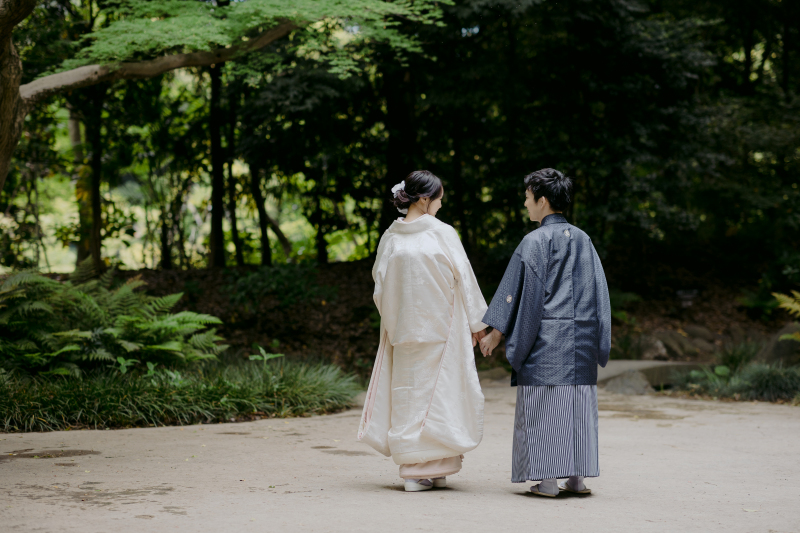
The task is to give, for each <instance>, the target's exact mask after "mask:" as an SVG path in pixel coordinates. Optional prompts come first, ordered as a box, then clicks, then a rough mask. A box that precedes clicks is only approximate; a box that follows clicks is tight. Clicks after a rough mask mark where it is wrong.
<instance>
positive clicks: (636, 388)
mask: <svg viewBox="0 0 800 533" xmlns="http://www.w3.org/2000/svg"><path fill="white" fill-rule="evenodd" d="M605 390H606V391H608V392H613V393H616V394H650V393H651V392H654V390H653V387H652V386H650V382H649V381H647V378H646V377H645V375H644V374H642V373H641V372H639V371H638V370H628V371H627V372H625V373H624V374H620V375H619V376H617V377H615V378H611V379H610V380H608V381H607V382H606V386H605Z"/></svg>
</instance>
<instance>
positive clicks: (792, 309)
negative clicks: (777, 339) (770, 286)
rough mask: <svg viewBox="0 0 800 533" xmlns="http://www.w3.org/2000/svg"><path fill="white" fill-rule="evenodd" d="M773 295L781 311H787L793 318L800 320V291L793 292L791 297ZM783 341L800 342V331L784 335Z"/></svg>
mask: <svg viewBox="0 0 800 533" xmlns="http://www.w3.org/2000/svg"><path fill="white" fill-rule="evenodd" d="M772 295H773V296H774V297H775V299H776V300H777V301H778V305H779V307H781V309H786V311H788V312H789V314H790V315H792V316H793V317H795V318H800V291H792V295H791V296H789V295H787V294H779V293H773V294H772ZM781 340H795V341H798V342H800V331H795V332H794V333H789V334H787V335H783V336H782V337H781Z"/></svg>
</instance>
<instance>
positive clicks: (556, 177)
mask: <svg viewBox="0 0 800 533" xmlns="http://www.w3.org/2000/svg"><path fill="white" fill-rule="evenodd" d="M525 188H526V189H528V190H529V191H531V192H532V193H533V199H534V200H536V201H537V202H538V201H539V198H541V197H542V196H544V197H545V198H547V201H548V202H550V207H551V208H552V209H553V211H564V210H566V209H567V208H568V207H569V204H571V203H572V180H571V179H570V178H568V177H566V176H565V175H564V174H563V173H561V172H559V171H558V170H556V169H554V168H543V169H542V170H537V171H536V172H531V173H530V174H528V175H527V176H525Z"/></svg>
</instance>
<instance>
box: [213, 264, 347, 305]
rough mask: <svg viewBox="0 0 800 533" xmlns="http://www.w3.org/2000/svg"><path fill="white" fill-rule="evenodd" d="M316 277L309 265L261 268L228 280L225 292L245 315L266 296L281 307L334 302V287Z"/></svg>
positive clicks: (316, 273)
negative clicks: (322, 301)
mask: <svg viewBox="0 0 800 533" xmlns="http://www.w3.org/2000/svg"><path fill="white" fill-rule="evenodd" d="M317 275H318V272H317V269H316V268H314V266H312V265H305V264H300V265H291V264H283V265H275V266H271V267H261V268H259V269H258V270H257V271H255V272H252V273H250V274H244V275H241V274H237V276H236V277H235V278H234V277H231V278H230V281H229V284H228V287H227V289H228V292H229V294H230V299H231V302H232V303H234V304H237V305H241V306H243V307H245V311H249V312H254V311H255V310H256V309H258V304H259V301H260V300H262V299H263V298H265V297H266V296H276V297H277V298H278V301H279V302H280V306H281V307H289V306H292V305H294V304H299V303H306V302H309V301H311V300H332V299H334V298H335V297H336V292H337V288H336V287H329V286H323V285H320V284H319V282H318V281H317Z"/></svg>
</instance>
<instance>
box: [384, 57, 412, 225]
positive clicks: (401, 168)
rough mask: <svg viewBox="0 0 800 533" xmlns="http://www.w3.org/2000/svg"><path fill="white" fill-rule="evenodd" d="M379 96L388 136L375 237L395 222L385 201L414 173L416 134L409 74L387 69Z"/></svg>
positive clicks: (408, 72)
mask: <svg viewBox="0 0 800 533" xmlns="http://www.w3.org/2000/svg"><path fill="white" fill-rule="evenodd" d="M383 94H384V97H385V98H386V129H387V130H388V133H389V143H388V152H387V154H386V176H385V178H384V180H385V181H384V195H383V196H382V202H381V204H382V206H383V207H382V210H381V219H380V226H379V233H380V234H381V235H383V232H384V231H386V229H387V228H388V227H389V226H390V225H391V224H392V222H393V221H394V219H395V218H397V216H398V214H397V209H396V208H395V207H394V206H393V205H392V204H391V202H390V201H389V200H390V198H391V196H390V195H391V190H392V187H393V186H394V185H395V184H397V183H400V182H401V181H402V180H403V179H404V178H405V177H406V176H407V175H408V174H409V173H410V172H412V171H414V170H415V169H414V160H415V157H414V154H415V151H416V132H415V130H414V124H413V117H414V98H415V96H416V91H414V90H413V88H412V84H411V71H410V70H409V69H407V68H401V67H399V66H388V68H387V70H386V71H385V72H384V74H383Z"/></svg>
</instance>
